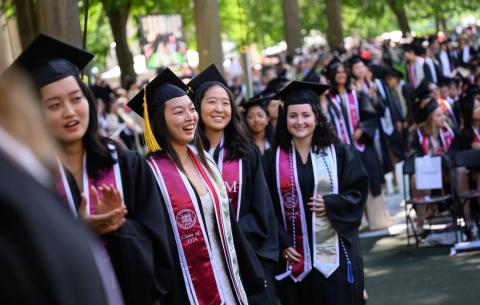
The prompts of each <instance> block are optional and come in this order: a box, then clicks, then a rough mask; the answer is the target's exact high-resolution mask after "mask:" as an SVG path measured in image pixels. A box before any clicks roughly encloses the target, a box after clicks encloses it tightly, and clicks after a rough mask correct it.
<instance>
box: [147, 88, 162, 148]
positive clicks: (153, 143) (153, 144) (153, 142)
mask: <svg viewBox="0 0 480 305" xmlns="http://www.w3.org/2000/svg"><path fill="white" fill-rule="evenodd" d="M143 120H144V125H145V132H144V135H143V136H144V138H145V145H146V147H147V152H149V153H154V152H157V151H160V150H161V148H160V145H158V142H157V139H155V136H154V135H153V132H152V127H151V126H150V118H149V116H148V107H147V89H146V87H145V88H143Z"/></svg>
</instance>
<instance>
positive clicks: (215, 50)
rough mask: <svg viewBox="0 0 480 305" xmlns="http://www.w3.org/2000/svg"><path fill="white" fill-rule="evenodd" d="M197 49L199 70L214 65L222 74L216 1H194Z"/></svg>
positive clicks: (220, 39) (221, 52) (221, 53)
mask: <svg viewBox="0 0 480 305" xmlns="http://www.w3.org/2000/svg"><path fill="white" fill-rule="evenodd" d="M193 3H194V14H195V26H196V37H197V49H198V56H199V59H200V64H199V68H200V69H201V70H203V69H205V68H206V67H208V66H209V65H210V64H212V63H214V64H215V65H216V66H217V68H218V69H219V70H220V72H222V73H223V49H222V38H221V36H220V16H219V7H218V0H194V1H193Z"/></svg>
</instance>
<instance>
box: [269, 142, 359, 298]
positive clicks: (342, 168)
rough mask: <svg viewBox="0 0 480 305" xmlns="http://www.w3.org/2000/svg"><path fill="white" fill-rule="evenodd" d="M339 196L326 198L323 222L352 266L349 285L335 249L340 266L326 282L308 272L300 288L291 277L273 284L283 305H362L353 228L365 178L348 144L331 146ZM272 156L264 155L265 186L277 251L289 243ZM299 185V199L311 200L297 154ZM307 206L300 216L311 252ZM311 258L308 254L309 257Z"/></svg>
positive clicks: (309, 181)
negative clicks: (274, 221) (274, 220)
mask: <svg viewBox="0 0 480 305" xmlns="http://www.w3.org/2000/svg"><path fill="white" fill-rule="evenodd" d="M335 150H336V157H337V176H338V185H339V192H338V194H330V195H325V196H324V197H323V198H324V202H325V208H326V212H327V217H328V219H329V220H330V222H331V224H332V226H333V228H334V229H335V231H337V233H338V235H339V237H340V238H342V239H343V240H344V243H345V246H346V249H347V253H348V255H349V257H350V260H351V262H352V265H353V275H354V283H353V284H348V282H347V268H346V259H345V255H344V253H343V251H342V249H341V247H340V267H339V268H338V269H337V270H336V271H335V272H334V273H333V274H332V275H331V276H330V277H329V278H328V279H325V277H324V276H323V275H322V274H321V273H320V272H319V271H317V270H316V269H312V271H311V272H310V273H309V274H308V275H307V276H306V277H305V279H303V280H302V281H301V282H300V283H296V284H295V283H294V282H293V281H292V280H291V278H289V277H288V278H286V279H284V280H282V281H280V282H279V283H278V292H279V296H280V298H281V299H282V302H283V305H317V304H324V305H345V304H349V305H351V304H355V305H357V304H362V302H363V289H364V276H363V258H362V250H361V245H360V239H359V236H358V228H359V226H360V222H361V219H362V215H363V210H364V206H365V202H366V199H367V196H368V179H367V173H366V171H365V169H364V167H363V165H362V162H360V156H359V154H358V152H357V151H355V149H354V148H353V147H351V146H349V145H345V144H336V145H335ZM275 156H276V151H275V150H271V151H269V154H268V156H267V158H268V159H267V162H266V165H267V167H268V170H267V171H266V172H267V173H269V175H267V182H268V186H269V188H270V194H272V200H273V202H274V207H275V212H276V216H277V219H278V221H279V223H282V225H281V226H279V227H278V232H279V242H280V249H282V250H283V249H286V248H288V247H291V246H292V245H291V242H290V239H289V237H288V234H287V232H286V231H285V229H284V226H283V220H282V212H281V209H280V199H279V198H278V192H277V185H276V183H277V182H276V174H275V168H276V167H275ZM296 158H297V166H298V167H297V170H298V181H299V184H300V189H301V192H302V197H303V198H310V197H312V196H313V190H314V177H313V168H312V160H311V158H310V156H309V159H308V162H307V163H306V164H302V160H301V157H300V155H299V154H298V153H297V154H296ZM307 203H308V201H305V202H304V211H305V214H306V215H305V216H306V219H307V230H308V236H309V243H310V249H311V250H313V246H312V224H311V221H308V220H309V219H311V218H312V213H311V211H310V208H309V206H307ZM312 257H313V252H312ZM278 265H279V272H284V271H285V261H284V260H283V259H282V260H281V262H280V263H279V264H278Z"/></svg>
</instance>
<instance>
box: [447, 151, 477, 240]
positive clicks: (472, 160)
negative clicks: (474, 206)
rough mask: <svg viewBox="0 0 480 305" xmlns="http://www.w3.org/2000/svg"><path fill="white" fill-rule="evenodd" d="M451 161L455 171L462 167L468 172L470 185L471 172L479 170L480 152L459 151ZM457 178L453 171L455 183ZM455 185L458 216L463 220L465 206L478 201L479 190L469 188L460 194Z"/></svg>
mask: <svg viewBox="0 0 480 305" xmlns="http://www.w3.org/2000/svg"><path fill="white" fill-rule="evenodd" d="M453 159H454V163H455V168H456V169H458V168H461V167H464V168H466V169H467V170H468V171H469V179H468V181H469V183H470V181H471V173H472V171H474V170H480V150H474V149H471V150H464V151H459V152H457V153H455V154H454V156H453ZM457 177H458V173H457V171H456V170H455V182H456V181H457ZM455 185H456V187H455V195H456V197H457V202H458V204H459V207H458V209H459V212H458V215H463V217H464V218H465V215H464V213H463V209H464V206H465V204H466V203H467V201H469V200H474V199H480V190H478V189H476V186H475V187H474V188H473V189H472V187H471V186H469V190H468V191H466V192H460V190H459V188H458V185H457V183H455ZM460 241H462V240H460Z"/></svg>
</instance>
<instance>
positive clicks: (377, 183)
mask: <svg viewBox="0 0 480 305" xmlns="http://www.w3.org/2000/svg"><path fill="white" fill-rule="evenodd" d="M327 74H328V78H329V80H330V84H331V85H332V89H331V90H330V92H329V95H328V100H329V105H328V114H329V116H330V122H331V123H332V125H333V126H334V127H335V129H336V131H337V135H338V137H339V138H340V140H341V141H342V142H343V143H345V144H350V145H352V146H353V147H355V148H356V149H357V150H358V151H359V152H360V157H361V159H362V163H363V166H365V169H366V170H367V173H368V182H369V196H368V200H367V205H366V214H367V218H368V223H369V227H370V229H372V230H375V229H382V228H385V227H388V226H389V225H390V223H391V221H390V217H389V215H388V213H387V211H386V204H385V200H384V198H383V195H382V184H384V183H385V178H384V172H383V167H382V162H381V159H380V154H379V153H378V151H380V149H376V147H375V143H376V142H377V143H378V140H376V139H377V138H378V137H379V136H378V135H379V120H378V113H377V111H376V110H375V107H374V105H373V104H372V101H371V99H370V98H369V96H368V95H367V94H366V93H365V92H364V91H357V90H352V89H351V88H350V84H349V77H348V74H347V72H346V70H345V66H344V64H343V63H341V62H339V61H337V62H333V63H331V64H330V65H329V67H328V71H327Z"/></svg>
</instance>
